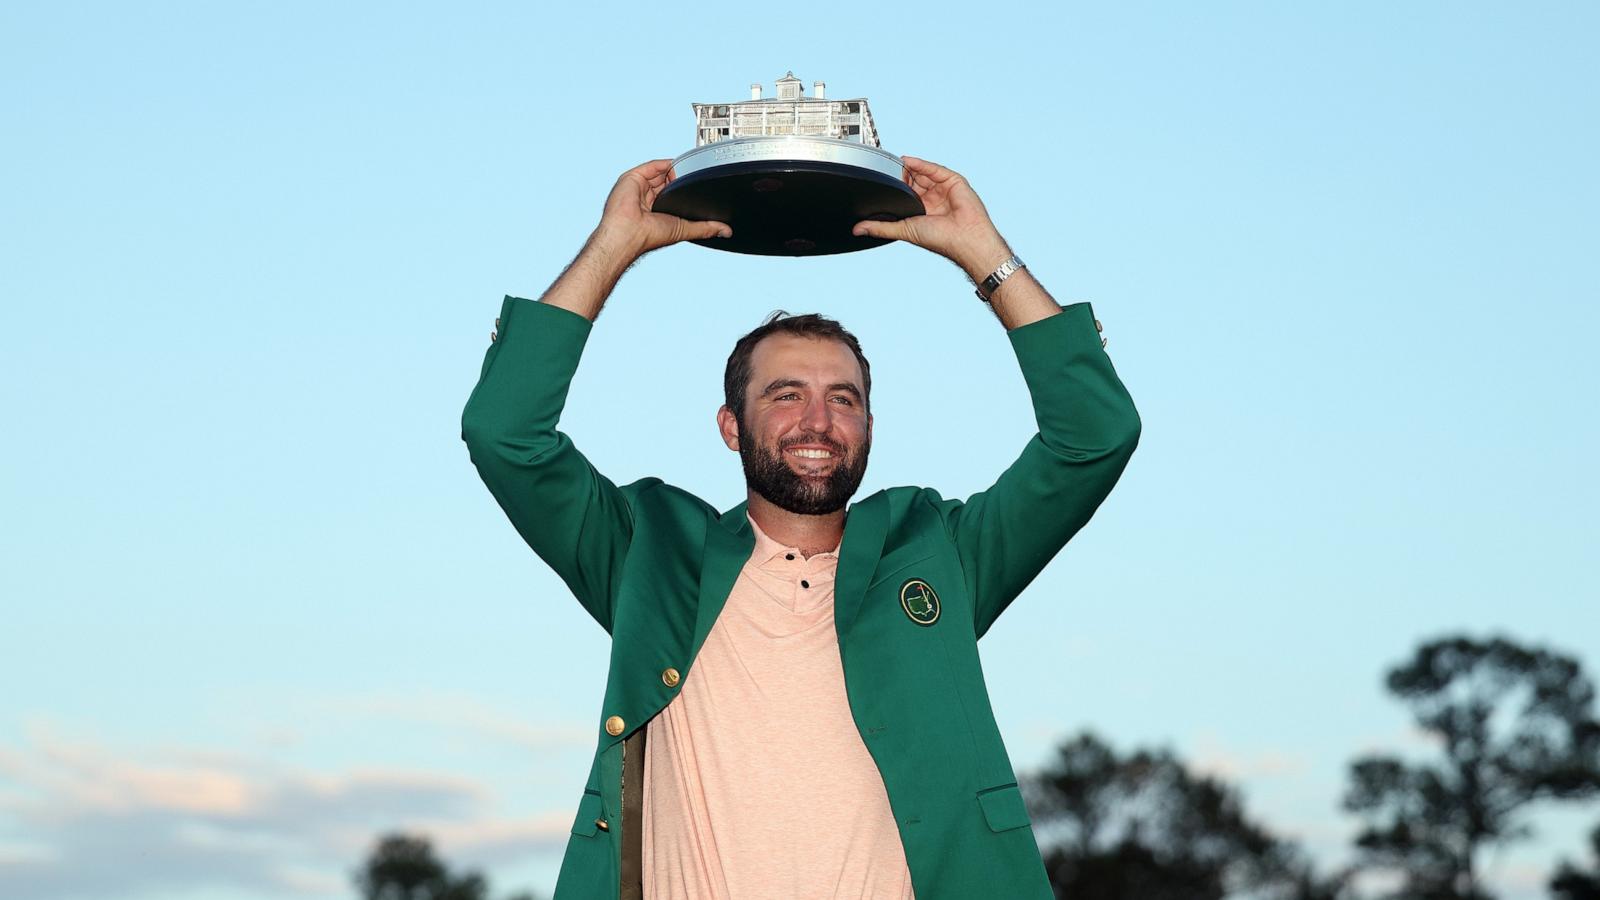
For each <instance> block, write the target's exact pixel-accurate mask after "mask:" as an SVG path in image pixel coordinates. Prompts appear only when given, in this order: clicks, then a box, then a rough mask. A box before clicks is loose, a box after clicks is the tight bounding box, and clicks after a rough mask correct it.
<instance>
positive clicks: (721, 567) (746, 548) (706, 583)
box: [689, 503, 756, 660]
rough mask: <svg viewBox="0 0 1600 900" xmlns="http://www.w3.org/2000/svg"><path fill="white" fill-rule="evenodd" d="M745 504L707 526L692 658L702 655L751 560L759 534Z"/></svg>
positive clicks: (696, 608) (690, 653) (701, 564)
mask: <svg viewBox="0 0 1600 900" xmlns="http://www.w3.org/2000/svg"><path fill="white" fill-rule="evenodd" d="M746 505H747V504H744V503H741V504H739V505H738V506H735V507H734V508H733V509H730V510H728V511H727V512H725V513H723V514H722V518H721V519H719V520H717V521H716V522H713V523H712V524H710V525H709V526H707V528H706V548H705V555H704V556H703V557H702V558H701V560H700V599H699V600H698V601H697V605H696V607H695V613H694V643H693V644H692V645H691V646H690V648H689V659H690V660H694V659H697V658H698V657H699V656H700V648H701V646H703V645H704V644H705V642H706V635H708V634H710V633H711V626H712V625H713V624H714V623H715V622H716V621H717V616H719V615H721V614H722V607H723V605H724V604H726V603H727V602H728V592H729V591H731V590H733V583H734V582H735V581H737V580H738V579H739V571H740V570H741V569H743V568H744V564H745V563H746V562H747V561H749V559H750V551H752V550H754V549H755V546H756V533H755V531H754V529H752V528H751V527H750V520H749V519H748V518H746V517H745V506H746Z"/></svg>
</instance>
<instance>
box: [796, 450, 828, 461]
mask: <svg viewBox="0 0 1600 900" xmlns="http://www.w3.org/2000/svg"><path fill="white" fill-rule="evenodd" d="M789 452H790V453H793V454H794V455H795V456H803V457H805V458H806V459H832V458H833V454H832V453H831V452H829V451H827V450H808V449H803V448H802V449H799V450H791V451H789Z"/></svg>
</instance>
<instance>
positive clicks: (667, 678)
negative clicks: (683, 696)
mask: <svg viewBox="0 0 1600 900" xmlns="http://www.w3.org/2000/svg"><path fill="white" fill-rule="evenodd" d="M681 680H682V676H681V675H679V674H678V670H677V669H674V668H673V667H671V666H667V667H666V668H665V669H662V670H661V683H662V684H664V685H666V686H667V687H677V686H678V682H679V681H681Z"/></svg>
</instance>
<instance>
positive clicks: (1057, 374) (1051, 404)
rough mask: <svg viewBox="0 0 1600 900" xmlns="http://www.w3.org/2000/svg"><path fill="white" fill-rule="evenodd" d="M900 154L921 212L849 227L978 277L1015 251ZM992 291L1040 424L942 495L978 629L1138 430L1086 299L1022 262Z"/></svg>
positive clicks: (1085, 513) (1092, 493)
mask: <svg viewBox="0 0 1600 900" xmlns="http://www.w3.org/2000/svg"><path fill="white" fill-rule="evenodd" d="M903 159H904V160H905V165H906V180H907V183H909V184H910V185H911V187H912V189H913V190H915V191H916V192H917V194H918V195H919V196H921V197H922V202H923V206H924V207H925V208H926V209H927V215H922V216H914V217H912V218H909V219H904V220H902V221H899V222H874V221H867V222H861V223H859V224H857V225H856V227H855V233H856V234H865V235H871V236H874V237H886V238H891V239H895V240H903V241H906V242H908V243H912V244H916V245H917V246H919V247H923V248H926V249H928V250H932V251H934V252H935V253H938V254H940V255H941V256H944V257H945V258H947V259H949V260H951V261H952V262H954V263H955V264H956V265H958V266H960V267H961V268H962V270H963V271H965V272H966V273H967V277H968V278H970V279H972V280H973V281H974V282H975V283H981V282H982V281H983V279H985V278H987V277H988V276H989V273H991V272H993V271H994V270H995V269H996V268H998V267H999V266H1000V264H1001V263H1003V262H1005V261H1006V260H1007V259H1009V258H1010V257H1011V255H1012V252H1011V248H1010V246H1009V245H1007V244H1006V242H1005V239H1004V238H1002V237H1001V236H1000V232H999V230H998V229H996V228H995V226H994V223H993V222H992V221H990V219H989V213H988V210H987V209H986V208H985V207H984V205H983V201H982V200H980V199H979V198H978V195H977V193H976V192H975V191H973V189H972V187H971V186H970V185H968V184H967V180H966V179H965V178H963V177H961V176H960V175H958V174H957V173H955V172H952V171H951V170H949V169H947V168H945V167H943V166H940V165H937V164H935V163H930V162H928V161H926V160H922V159H917V158H916V157H911V156H907V157H903ZM989 303H990V305H991V307H992V308H993V310H994V313H995V315H996V316H997V317H998V318H999V319H1000V321H1001V323H1002V324H1004V325H1005V327H1006V329H1007V331H1008V337H1009V338H1010V339H1011V345H1012V349H1013V350H1014V351H1015V353H1016V355H1017V361H1018V363H1019V364H1020V366H1021V367H1022V375H1023V379H1024V381H1025V382H1026V383H1027V386H1028V392H1029V394H1030V395H1031V397H1032V399H1033V409H1034V418H1035V420H1036V421H1037V422H1038V425H1039V432H1038V434H1036V435H1034V437H1033V438H1032V439H1031V440H1030V441H1029V442H1028V445H1027V446H1026V447H1024V448H1023V451H1022V455H1021V456H1020V457H1019V458H1018V459H1017V460H1016V462H1014V463H1012V465H1011V466H1010V468H1008V469H1006V471H1005V472H1004V473H1003V474H1001V476H1000V478H999V479H998V480H997V481H996V482H995V484H994V486H993V487H991V488H989V489H988V490H986V491H981V492H979V493H977V494H974V495H973V496H972V497H970V498H968V499H967V500H966V501H965V502H963V501H960V500H948V501H943V502H942V504H941V508H940V511H941V513H942V514H943V516H944V519H945V523H946V527H947V528H948V529H949V531H950V534H951V537H952V538H953V540H954V541H955V544H956V547H957V549H958V551H959V553H960V556H961V561H962V567H963V570H964V571H965V574H966V579H967V587H968V590H969V591H970V592H971V595H972V597H973V606H974V614H975V615H974V618H975V621H974V623H973V625H974V627H975V629H976V630H977V633H978V634H979V635H980V636H981V635H982V634H983V633H984V632H986V631H988V629H989V626H990V625H992V624H994V620H995V619H996V618H997V617H998V616H999V615H1000V613H1001V612H1003V611H1004V610H1005V608H1006V606H1007V605H1009V604H1010V603H1011V601H1012V600H1013V599H1015V598H1016V596H1017V594H1019V593H1021V592H1022V589H1023V588H1025V587H1027V585H1028V583H1029V582H1031V581H1032V580H1033V579H1034V577H1035V576H1037V575H1038V574H1039V572H1040V571H1041V570H1042V569H1043V568H1044V567H1045V565H1046V564H1047V563H1049V562H1050V560H1051V559H1052V558H1053V557H1054V556H1055V555H1056V553H1057V552H1058V551H1060V549H1061V548H1062V547H1063V546H1064V545H1065V544H1066V543H1067V541H1068V540H1070V539H1071V538H1072V536H1073V535H1074V534H1076V533H1077V532H1078V530H1079V529H1080V528H1082V527H1083V526H1084V524H1085V523H1087V522H1088V521H1089V518H1090V517H1091V516H1092V515H1094V511H1095V510H1096V509H1097V508H1098V507H1099V506H1100V503H1101V501H1103V500H1104V499H1105V498H1106V496H1107V495H1108V494H1110V493H1111V488H1112V487H1113V486H1115V485H1116V483H1117V479H1118V478H1119V477H1121V475H1122V470H1123V468H1124V467H1126V466H1127V464H1128V459H1129V457H1131V456H1132V454H1133V450H1134V447H1135V446H1136V445H1137V444H1138V442H1139V414H1138V412H1137V411H1136V410H1135V409H1134V406H1133V400H1132V399H1131V398H1130V397H1129V396H1128V391H1127V389H1126V388H1124V387H1123V385H1122V381H1121V380H1120V379H1119V378H1118V377H1117V373H1116V370H1115V369H1113V368H1112V367H1111V360H1110V359H1109V358H1108V357H1107V356H1106V354H1105V351H1104V350H1103V349H1102V344H1101V341H1100V336H1099V330H1098V328H1099V326H1098V323H1096V321H1095V318H1094V312H1093V310H1092V309H1090V307H1089V305H1088V304H1086V303H1080V304H1074V305H1072V306H1068V307H1066V308H1064V309H1063V308H1062V307H1061V306H1059V305H1058V304H1057V303H1056V302H1055V300H1054V299H1053V298H1052V297H1051V296H1050V294H1049V293H1048V292H1047V291H1046V290H1045V289H1044V286H1043V285H1041V284H1040V283H1039V282H1038V281H1037V280H1036V279H1035V278H1034V277H1033V276H1032V275H1031V274H1030V273H1029V272H1028V270H1027V269H1026V268H1024V269H1020V270H1018V271H1016V272H1015V273H1014V274H1012V275H1011V276H1010V277H1008V278H1006V279H1005V281H1003V282H1002V283H1001V284H1000V286H999V288H998V289H997V290H995V291H994V292H993V293H992V294H991V295H990V298H989Z"/></svg>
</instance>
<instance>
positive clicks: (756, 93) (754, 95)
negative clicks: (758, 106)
mask: <svg viewBox="0 0 1600 900" xmlns="http://www.w3.org/2000/svg"><path fill="white" fill-rule="evenodd" d="M750 99H751V100H760V99H761V82H759V81H758V82H756V83H755V84H752V85H750Z"/></svg>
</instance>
